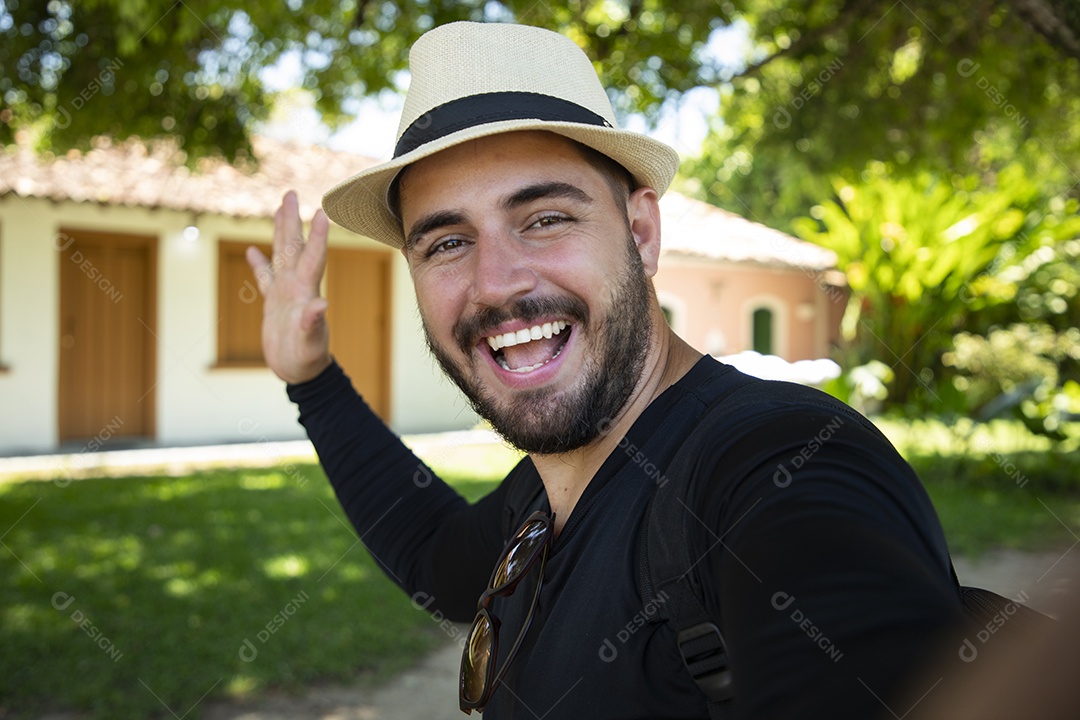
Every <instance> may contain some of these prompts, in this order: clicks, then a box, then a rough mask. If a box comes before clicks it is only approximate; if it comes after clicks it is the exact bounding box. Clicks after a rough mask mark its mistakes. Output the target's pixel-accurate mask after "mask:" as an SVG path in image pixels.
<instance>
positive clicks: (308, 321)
mask: <svg viewBox="0 0 1080 720" xmlns="http://www.w3.org/2000/svg"><path fill="white" fill-rule="evenodd" d="M328 305H329V303H328V302H327V301H326V298H321V297H317V298H313V299H312V300H311V301H310V302H309V303H308V304H307V305H305V306H304V311H303V312H302V313H301V314H300V329H301V330H303V331H304V332H305V333H309V332H311V331H312V330H313V329H314V328H315V327H317V326H318V325H319V324H320V323H322V322H324V321H325V320H326V308H327V306H328Z"/></svg>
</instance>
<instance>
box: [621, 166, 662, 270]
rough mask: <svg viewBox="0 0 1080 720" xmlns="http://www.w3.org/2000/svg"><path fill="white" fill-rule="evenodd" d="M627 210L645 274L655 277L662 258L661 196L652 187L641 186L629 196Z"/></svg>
mask: <svg viewBox="0 0 1080 720" xmlns="http://www.w3.org/2000/svg"><path fill="white" fill-rule="evenodd" d="M626 212H627V218H628V219H629V221H630V232H631V234H632V235H633V236H634V243H635V244H636V245H637V249H638V253H639V254H640V255H641V263H642V265H644V266H645V274H646V275H648V276H649V277H653V276H654V275H655V274H656V267H657V263H658V262H659V260H660V198H659V196H658V195H657V194H656V191H655V190H653V189H652V188H650V187H640V188H638V189H637V190H635V191H634V192H632V193H630V197H629V198H627V201H626Z"/></svg>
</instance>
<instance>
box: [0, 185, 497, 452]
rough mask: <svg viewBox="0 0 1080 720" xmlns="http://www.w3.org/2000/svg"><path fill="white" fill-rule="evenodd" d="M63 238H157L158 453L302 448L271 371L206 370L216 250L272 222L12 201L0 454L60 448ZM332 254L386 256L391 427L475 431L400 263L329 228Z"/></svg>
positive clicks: (5, 260)
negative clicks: (217, 446)
mask: <svg viewBox="0 0 1080 720" xmlns="http://www.w3.org/2000/svg"><path fill="white" fill-rule="evenodd" d="M193 222H194V223H196V224H197V226H198V227H199V229H200V235H199V237H198V239H196V240H195V241H190V240H187V239H185V238H184V236H183V230H184V228H185V227H187V226H188V225H190V224H192V223H193ZM61 227H68V228H77V229H83V230H96V231H105V232H118V233H138V234H151V235H155V236H157V237H158V252H157V259H158V273H157V277H158V287H157V315H158V317H157V324H156V331H157V335H158V337H159V340H158V344H157V361H156V362H157V367H156V379H157V385H156V388H155V392H156V413H155V414H156V423H155V424H156V438H155V441H156V442H157V443H158V444H162V445H184V444H199V443H218V442H236V441H247V440H259V439H261V438H266V439H288V438H302V437H304V433H303V429H302V428H301V427H300V426H299V424H298V423H297V422H296V415H297V413H296V408H295V407H294V406H293V405H292V403H290V402H289V401H288V398H287V397H286V395H285V389H284V386H283V384H282V382H281V381H280V380H278V379H277V378H276V377H275V376H274V375H273V373H272V372H271V371H270V370H269V369H266V368H230V369H223V368H215V367H214V365H215V361H216V355H217V347H216V344H217V333H216V323H217V309H216V304H217V270H216V264H217V240H218V238H225V239H229V240H251V241H253V242H256V241H258V242H265V241H268V240H269V239H270V238H271V236H272V232H273V227H272V222H271V221H270V220H262V219H260V220H254V219H245V220H237V219H233V218H228V217H224V216H207V215H203V216H198V217H196V216H195V215H193V214H192V213H186V212H176V211H170V210H147V209H143V208H130V207H112V206H101V205H89V204H79V203H73V202H59V203H53V202H49V201H45V200H39V199H24V198H19V197H15V196H11V195H9V196H6V197H3V198H0V454H8V455H10V454H18V453H22V452H48V451H51V450H55V449H56V448H57V444H58V427H57V426H58V423H57V413H58V397H57V383H58V373H59V365H58V363H59V335H60V332H59V294H60V290H59V269H60V268H59V262H60V261H61V254H60V252H58V249H57V245H58V244H59V243H58V242H57V240H56V236H57V233H58V230H59V229H60V228H61ZM330 242H331V244H333V245H340V246H343V247H344V246H352V247H370V248H375V249H378V250H381V251H386V252H391V253H392V254H393V258H394V259H393V262H392V282H391V295H392V307H391V331H390V337H391V350H390V352H391V374H390V396H391V410H390V413H391V426H392V427H393V428H394V429H395V430H397V431H398V432H428V431H438V430H447V429H460V428H462V427H467V426H469V425H471V424H473V423H475V421H476V417H475V415H474V414H473V413H472V412H471V410H469V409H468V407H467V405H466V403H465V402H464V400H463V399H462V398H461V396H460V393H459V392H458V391H457V389H456V388H455V387H453V386H452V385H451V384H450V383H449V382H448V381H447V380H445V378H444V377H443V375H442V373H441V371H440V370H439V369H438V368H437V366H436V365H435V364H434V362H433V361H432V360H430V354H429V353H428V351H427V348H426V347H425V345H424V341H423V335H422V332H421V329H420V323H419V320H418V316H417V313H416V310H415V306H416V303H415V298H414V295H413V292H412V283H411V280H410V279H409V273H408V268H407V267H406V265H405V261H404V259H403V258H402V257H401V256H400V254H399V253H396V252H393V251H392V250H389V249H388V248H385V247H384V246H382V245H380V244H378V243H375V242H373V241H370V240H367V239H365V238H360V237H358V236H355V235H353V234H351V233H348V232H346V231H344V230H341V229H340V228H336V227H335V228H333V229H332V231H331V236H330ZM76 450H77V449H76Z"/></svg>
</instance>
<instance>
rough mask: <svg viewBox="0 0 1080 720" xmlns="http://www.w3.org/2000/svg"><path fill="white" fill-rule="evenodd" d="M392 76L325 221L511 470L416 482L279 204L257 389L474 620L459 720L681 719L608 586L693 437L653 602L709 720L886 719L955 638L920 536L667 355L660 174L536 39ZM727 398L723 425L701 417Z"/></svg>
mask: <svg viewBox="0 0 1080 720" xmlns="http://www.w3.org/2000/svg"><path fill="white" fill-rule="evenodd" d="M410 65H411V71H412V84H411V87H410V90H409V96H408V98H407V100H406V103H405V107H404V110H403V117H402V123H401V129H400V132H399V142H398V145H397V148H396V151H395V158H394V160H392V161H390V162H389V163H386V164H385V165H382V166H379V167H377V168H373V169H370V170H367V171H364V172H362V173H360V174H359V175H357V176H355V177H354V178H351V179H349V180H347V181H345V182H344V183H342V184H340V185H338V186H337V187H336V188H334V189H332V190H331V191H330V192H329V193H327V195H326V197H325V198H324V208H325V209H326V211H327V213H328V214H329V215H330V217H332V218H333V219H335V220H336V221H337V222H339V223H340V224H342V225H343V226H345V227H347V228H350V229H353V230H356V231H358V232H361V233H363V234H365V235H368V236H370V237H373V238H374V239H376V240H380V241H382V242H384V243H387V244H389V245H392V246H395V247H398V248H401V251H402V253H403V254H404V256H405V259H406V260H407V262H408V265H409V269H410V273H411V275H412V278H413V281H414V284H415V289H416V297H417V304H418V306H419V309H420V314H421V318H422V320H423V324H424V330H425V333H426V336H427V341H428V345H429V347H430V348H431V351H432V353H433V354H434V355H435V357H436V358H437V359H438V361H439V363H440V364H441V366H442V368H443V369H444V370H445V371H446V373H447V374H448V375H449V376H450V377H451V378H453V380H454V381H455V382H456V383H457V384H458V386H459V387H460V388H461V389H462V391H463V392H464V393H465V394H466V396H467V397H468V398H469V400H470V401H471V402H472V404H473V405H474V407H475V408H476V409H477V411H478V412H479V413H480V414H481V415H482V416H484V417H485V418H487V419H488V420H489V421H490V422H491V424H492V426H493V427H494V428H495V429H496V430H497V431H498V432H499V433H500V434H502V435H503V436H504V437H505V438H506V439H507V440H508V441H510V442H511V443H513V444H514V445H516V446H517V447H519V448H522V449H523V450H525V451H526V452H527V453H528V457H527V458H526V459H524V460H523V461H522V463H521V464H520V465H518V467H517V468H515V469H514V471H513V472H512V473H511V474H510V475H509V476H508V477H507V479H506V480H505V481H504V482H503V483H502V484H501V485H500V487H499V488H498V489H497V490H495V491H494V492H493V493H492V494H491V495H489V496H488V497H486V498H484V499H482V500H480V501H479V502H478V503H476V504H475V505H472V506H470V505H468V504H467V503H466V502H465V501H464V500H463V499H462V498H460V497H459V496H457V494H456V493H455V492H454V491H453V490H451V489H450V488H449V487H448V486H446V485H445V484H443V483H441V482H440V481H438V480H437V479H435V480H433V481H432V482H431V483H428V482H426V478H427V477H429V476H430V475H429V473H430V471H428V470H427V469H426V468H422V465H421V464H420V463H419V461H418V460H417V459H416V458H415V457H414V456H413V455H412V453H411V452H409V451H408V449H407V448H405V447H404V446H403V445H402V444H401V442H400V440H399V439H398V438H397V437H395V436H394V435H393V434H392V433H391V432H390V431H389V430H388V429H387V428H386V427H385V426H383V425H382V424H381V423H380V422H379V421H378V420H377V418H376V417H375V416H374V415H373V414H372V413H371V412H370V411H369V410H368V409H367V408H366V406H365V405H364V404H363V402H362V400H360V398H359V397H358V396H357V395H356V393H355V391H353V390H352V389H351V386H350V385H349V382H348V379H347V378H345V377H344V375H343V374H342V372H341V370H340V368H339V367H337V365H336V364H335V363H334V362H333V360H332V358H331V357H330V355H329V352H328V340H327V331H326V327H325V323H324V319H323V318H324V314H325V311H326V302H325V300H323V299H322V298H320V297H319V295H318V283H319V279H320V277H321V274H322V271H323V265H324V263H325V247H326V233H327V219H326V217H325V216H324V215H322V214H317V215H316V217H315V219H314V220H313V222H312V227H311V232H310V237H309V239H308V241H307V243H306V244H305V243H304V242H303V239H302V228H301V225H300V221H299V218H298V216H297V209H296V207H297V203H296V198H295V196H294V195H292V194H291V193H290V194H288V195H286V197H285V200H284V202H283V204H282V207H281V209H280V210H279V211H278V214H277V217H276V231H275V236H274V258H273V260H272V261H268V260H267V259H266V258H264V257H262V256H261V255H260V254H259V253H258V252H257V251H255V250H250V251H249V256H248V257H249V261H250V262H251V264H252V267H253V269H254V271H255V274H256V277H257V279H258V281H259V287H260V290H261V291H262V293H263V294H264V296H265V298H266V304H265V321H264V326H263V344H264V350H265V354H266V358H267V362H268V364H269V365H270V367H271V368H272V369H273V370H274V371H275V372H276V373H277V374H278V375H279V376H280V377H281V378H282V379H284V380H286V381H287V382H288V383H289V388H288V390H289V394H290V397H291V398H292V399H293V400H294V401H295V402H297V403H298V405H299V409H300V419H301V422H302V423H303V424H304V425H305V427H306V428H307V430H308V433H309V436H310V437H311V439H312V442H313V443H314V444H315V447H316V449H317V450H318V452H319V456H320V459H321V461H322V463H323V466H324V468H325V470H326V473H327V475H328V477H329V478H330V480H331V482H332V483H333V485H334V488H335V490H336V492H337V494H338V497H339V499H340V501H341V503H342V505H343V507H344V508H345V510H346V513H347V514H348V515H349V517H350V519H351V520H352V522H353V523H354V524H355V526H356V528H357V530H358V532H359V533H360V536H361V538H362V539H363V540H364V542H365V544H366V545H367V547H368V548H369V549H370V550H371V552H372V554H373V556H374V557H375V558H376V559H377V561H378V562H379V563H380V564H381V566H382V567H383V568H384V569H385V570H386V571H387V572H388V573H389V574H390V576H391V577H392V578H393V579H394V580H395V581H396V582H398V583H399V584H400V585H401V586H402V587H403V588H404V589H405V590H406V592H408V593H409V594H410V596H412V597H413V599H414V601H415V602H417V603H418V604H421V605H423V606H424V607H427V608H428V609H431V610H434V609H436V608H437V609H439V610H441V611H442V612H443V613H445V614H446V615H448V616H450V617H452V618H454V619H458V620H463V621H467V620H469V619H470V618H472V619H474V625H473V629H472V632H471V634H470V637H469V641H468V643H467V647H466V650H465V654H464V657H463V667H462V678H461V697H460V703H461V707H462V709H463V710H466V711H470V710H472V709H478V710H482V709H483V710H486V711H487V712H488V714H489V717H497V718H511V717H515V718H521V717H536V718H542V717H549V716H550V717H560V718H573V717H590V718H690V717H708V714H709V712H710V709H709V708H708V706H707V700H706V697H705V695H704V694H702V692H701V691H700V690H699V688H698V686H697V685H696V684H695V678H698V679H700V678H699V677H698V676H699V675H705V676H707V675H708V674H709V672H711V671H707V672H704V673H699V672H697V671H696V670H695V675H694V677H692V676H691V673H689V672H687V669H686V668H685V667H684V664H683V663H684V658H685V657H686V656H685V653H684V654H683V657H680V652H682V651H681V650H680V644H679V643H677V642H676V633H675V630H674V629H673V628H672V626H671V625H670V624H669V623H666V622H662V621H658V617H659V616H660V615H661V613H659V612H657V608H659V607H662V606H663V605H664V604H665V603H667V602H668V601H669V598H668V596H667V594H666V592H660V593H658V594H655V595H652V596H645V595H643V592H642V589H641V587H640V579H641V575H640V573H639V572H638V571H637V570H636V568H637V567H638V564H639V563H640V562H641V558H640V549H639V544H640V538H641V537H642V532H644V526H645V523H644V521H643V518H644V517H645V513H646V509H647V508H648V507H649V506H650V502H651V500H652V499H653V498H654V495H656V494H659V493H661V492H664V491H665V489H666V488H665V484H666V481H667V479H668V478H666V477H665V476H664V475H663V470H664V469H667V468H669V467H670V465H671V463H672V461H673V459H674V458H675V457H676V456H677V454H678V450H679V447H680V445H681V444H682V442H683V441H684V440H685V439H686V438H687V436H689V435H690V433H691V432H692V431H693V430H694V429H695V428H696V427H698V426H702V427H703V428H704V429H705V431H709V432H710V433H712V434H711V435H709V438H710V442H709V443H708V446H707V447H702V448H701V449H700V451H698V453H697V454H698V457H695V458H692V460H693V461H694V462H693V468H694V470H693V473H692V474H693V478H692V484H691V487H692V488H693V489H694V491H693V494H692V496H690V497H689V498H688V502H687V503H685V504H684V507H686V509H687V513H688V515H687V516H686V517H687V520H686V522H687V523H688V525H687V528H688V529H687V531H686V533H685V536H686V542H687V543H688V545H689V547H690V548H691V551H692V556H693V560H692V562H689V563H687V566H686V567H685V569H684V570H681V571H680V575H681V578H680V581H681V580H683V579H685V578H691V579H693V581H694V582H695V583H697V584H699V585H700V588H699V591H700V596H701V597H702V598H703V600H702V602H703V604H704V610H705V611H706V612H707V614H708V616H709V618H711V619H713V620H714V621H715V623H716V625H717V626H719V627H720V628H721V630H722V632H723V635H724V636H725V638H726V642H727V652H728V656H729V657H728V660H729V663H730V669H731V677H732V678H733V680H734V687H735V690H734V693H735V700H734V706H733V707H734V711H735V712H736V713H737V714H738V715H740V716H744V717H755V718H794V717H860V718H864V717H873V716H885V717H888V716H889V715H890V714H891V713H895V714H896V715H898V716H899V715H902V714H903V713H904V712H905V711H906V710H907V707H906V706H905V707H900V706H899V705H898V703H901V702H905V701H906V697H907V694H908V693H911V692H914V691H916V690H918V683H919V682H920V680H919V679H917V671H918V670H919V669H920V663H921V662H922V660H924V659H925V658H927V657H928V655H929V654H930V653H931V651H932V650H933V648H935V647H936V644H937V643H938V640H939V637H940V636H941V635H942V633H943V632H945V631H947V630H948V629H949V628H950V627H951V626H952V625H953V623H954V621H955V618H956V615H957V613H958V611H959V608H960V603H959V599H958V594H957V589H956V585H955V581H954V579H953V577H952V576H951V573H950V564H949V560H948V554H947V551H946V549H945V543H944V538H943V536H942V533H941V529H940V527H939V525H938V523H937V520H936V517H935V516H934V513H933V510H932V508H931V507H930V504H929V501H928V500H927V498H926V496H925V493H924V492H923V490H922V488H921V486H920V484H919V483H918V480H917V479H916V478H915V477H914V475H913V474H912V472H911V470H910V468H908V466H907V465H906V464H905V463H904V462H903V461H902V460H901V459H900V458H899V457H898V456H897V454H896V452H895V451H894V450H893V449H892V447H891V446H890V445H889V444H888V442H887V441H886V440H885V439H884V438H883V437H882V436H881V435H880V434H879V433H877V432H876V431H875V430H874V429H873V427H872V426H871V425H870V424H869V423H868V422H866V421H865V420H864V419H862V418H861V417H860V416H858V415H857V414H855V413H854V412H853V411H851V410H850V409H849V408H846V406H843V405H841V404H840V403H837V402H836V401H834V400H832V399H831V398H828V397H827V396H824V395H822V394H820V393H816V392H813V391H808V390H806V389H800V388H796V387H794V386H789V385H786V384H781V383H761V382H760V381H753V380H751V379H749V378H746V377H745V376H741V375H740V374H739V373H737V372H736V371H734V370H733V369H732V368H729V367H726V366H723V365H721V364H720V363H717V362H716V361H715V360H713V359H712V358H709V357H702V356H701V354H700V353H699V352H697V351H696V350H694V349H692V348H691V347H689V346H688V345H687V344H686V343H685V342H683V341H682V340H681V339H680V338H679V337H677V336H676V335H675V334H674V333H673V332H672V331H671V329H670V328H669V327H668V326H667V325H666V323H665V322H664V320H663V315H662V313H661V311H660V308H659V305H658V303H657V300H656V296H655V293H654V292H653V290H652V286H651V282H650V280H649V278H651V277H652V275H653V274H654V273H655V272H656V268H657V260H658V257H659V252H660V221H659V211H658V205H657V203H658V200H659V196H660V195H661V194H662V193H663V191H664V190H665V189H666V187H667V185H668V183H669V182H670V180H671V178H672V176H673V175H674V172H675V170H676V168H677V157H676V155H675V153H674V151H672V150H671V149H670V148H667V147H665V146H663V145H662V144H660V143H658V142H656V141H653V140H651V139H649V138H645V137H642V136H638V135H635V134H633V133H628V132H624V131H621V130H619V129H617V127H615V120H614V117H613V114H612V111H611V106H610V103H609V102H608V100H607V97H606V95H605V93H604V90H603V88H602V87H601V86H600V84H599V81H598V79H597V77H596V75H595V72H594V71H593V69H592V66H591V64H590V62H589V61H588V59H587V58H586V57H585V56H584V54H583V53H582V52H581V51H580V50H579V49H578V48H577V47H576V46H575V45H574V44H573V43H572V42H571V41H569V40H568V39H566V38H563V37H561V36H559V35H557V34H554V33H549V32H547V31H543V30H539V29H536V28H529V27H523V26H512V25H482V24H472V23H454V24H451V25H447V26H443V27H440V28H437V29H435V30H433V31H431V32H429V33H428V34H426V35H425V36H424V37H422V38H421V39H420V40H419V41H418V42H417V44H416V46H415V47H414V48H413V50H412V54H411V56H410ZM718 241H722V239H719V240H718ZM748 388H751V389H752V391H753V392H754V393H756V394H755V396H754V397H755V398H757V400H756V401H755V402H754V403H753V404H752V405H745V404H744V405H740V406H737V407H740V410H739V411H738V413H726V412H724V408H725V406H724V405H723V404H718V403H721V400H723V398H724V396H725V395H726V394H728V393H730V394H731V395H732V396H733V397H735V396H739V394H740V393H744V392H745V391H747V389H748ZM712 406H717V407H718V408H719V409H718V410H717V411H716V412H709V408H710V407H712ZM627 448H632V449H633V450H632V451H631V452H627ZM418 468H421V469H422V473H421V470H418ZM646 468H652V469H653V471H652V472H649V471H647V470H646ZM656 468H659V469H660V471H659V472H657V471H656V470H655V469H656ZM417 476H421V477H423V478H424V479H425V481H424V482H414V481H413V479H414V477H417ZM672 531H673V532H680V531H678V530H677V529H674V528H673V529H672ZM493 567H494V568H495V571H494V572H493V571H492V568H493ZM478 598H480V600H479V603H478V600H477V599H478ZM710 627H711V626H710ZM712 670H715V667H713V668H712ZM928 687H929V686H928ZM893 706H895V710H894V707H893ZM713 710H714V711H715V710H716V706H715V705H714V707H713ZM728 710H731V706H725V711H728Z"/></svg>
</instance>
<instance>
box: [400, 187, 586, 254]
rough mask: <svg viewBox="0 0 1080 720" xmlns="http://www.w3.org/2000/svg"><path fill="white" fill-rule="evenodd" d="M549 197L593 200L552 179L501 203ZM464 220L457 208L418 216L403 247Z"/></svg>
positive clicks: (511, 205)
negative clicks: (421, 216)
mask: <svg viewBox="0 0 1080 720" xmlns="http://www.w3.org/2000/svg"><path fill="white" fill-rule="evenodd" d="M549 198H566V199H568V200H573V201H575V202H578V203H582V204H587V203H591V202H592V201H593V199H592V196H591V195H589V194H588V193H587V192H585V191H584V190H582V189H581V188H579V187H578V186H576V185H571V184H570V183H568V182H560V181H557V180H553V181H550V182H541V183H534V184H532V185H526V186H525V187H523V188H521V189H519V190H517V191H515V192H514V193H512V194H511V195H509V196H507V197H506V198H504V199H503V201H502V203H501V204H502V207H503V209H504V210H514V209H516V208H519V207H521V206H522V205H526V204H528V203H530V202H533V201H534V200H543V199H549ZM464 222H465V214H464V213H463V212H460V211H458V210H440V211H437V212H434V213H432V214H430V215H427V216H426V217H423V218H420V219H419V220H417V221H416V224H414V225H413V226H412V229H411V230H410V231H409V234H408V236H407V237H406V238H405V248H406V250H411V249H412V248H413V246H414V245H416V243H417V242H419V240H420V238H422V237H423V236H424V235H426V234H427V233H429V232H431V231H433V230H438V229H439V228H443V227H448V226H450V225H458V224H462V223H464Z"/></svg>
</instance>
